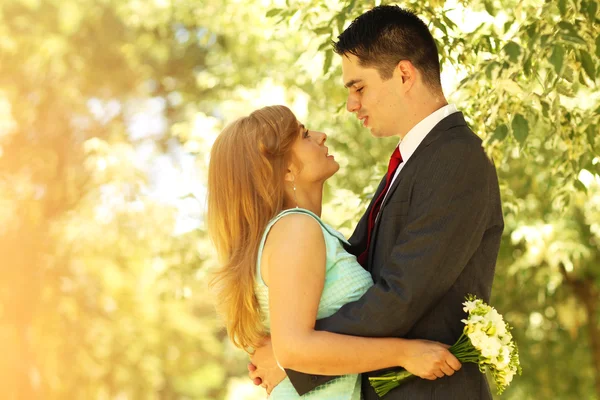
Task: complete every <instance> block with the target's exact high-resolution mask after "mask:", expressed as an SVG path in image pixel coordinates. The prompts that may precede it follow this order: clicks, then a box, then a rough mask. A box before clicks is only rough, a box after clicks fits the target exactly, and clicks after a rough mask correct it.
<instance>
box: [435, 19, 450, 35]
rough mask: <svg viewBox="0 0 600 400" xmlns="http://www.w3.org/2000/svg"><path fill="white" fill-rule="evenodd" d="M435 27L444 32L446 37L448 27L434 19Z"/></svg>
mask: <svg viewBox="0 0 600 400" xmlns="http://www.w3.org/2000/svg"><path fill="white" fill-rule="evenodd" d="M433 25H434V26H435V27H436V28H438V29H439V30H441V31H442V32H444V34H445V35H447V34H448V28H446V25H444V24H443V23H442V22H441V21H440V20H439V19H437V18H434V19H433Z"/></svg>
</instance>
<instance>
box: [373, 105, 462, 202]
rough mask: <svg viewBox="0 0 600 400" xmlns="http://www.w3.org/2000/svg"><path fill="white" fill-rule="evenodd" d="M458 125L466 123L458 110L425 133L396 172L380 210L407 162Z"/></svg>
mask: <svg viewBox="0 0 600 400" xmlns="http://www.w3.org/2000/svg"><path fill="white" fill-rule="evenodd" d="M458 125H465V126H466V125H467V123H466V122H465V118H464V116H463V113H462V112H460V111H459V112H456V113H453V114H450V115H448V116H447V117H446V118H444V119H443V120H441V121H440V122H439V123H438V124H437V125H436V126H434V127H433V129H432V130H431V131H430V132H429V133H428V134H427V136H425V138H424V139H423V141H422V142H421V143H420V144H419V146H417V149H416V150H415V152H414V153H413V154H412V156H411V157H410V159H409V160H408V161H407V162H406V165H403V166H402V170H401V171H400V173H399V174H398V177H397V178H396V180H395V181H394V183H392V186H391V187H390V190H389V192H388V195H387V196H386V198H385V200H384V201H383V204H381V210H383V208H384V207H385V206H386V204H387V203H388V202H389V201H390V199H391V198H392V196H393V195H394V192H395V190H396V188H397V187H398V185H399V184H400V182H401V181H402V177H403V176H404V175H405V172H406V168H407V166H408V165H409V164H411V161H414V160H415V159H416V157H418V156H419V153H420V152H421V151H422V150H423V149H424V148H426V147H427V146H429V145H430V144H432V143H433V142H435V141H436V140H438V139H439V138H440V137H442V136H443V132H445V131H447V130H448V129H450V128H453V127H455V126H458Z"/></svg>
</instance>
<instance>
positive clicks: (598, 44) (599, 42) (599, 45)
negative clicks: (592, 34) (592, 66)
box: [596, 35, 600, 58]
mask: <svg viewBox="0 0 600 400" xmlns="http://www.w3.org/2000/svg"><path fill="white" fill-rule="evenodd" d="M596 56H597V57H598V58H600V35H598V37H597V38H596Z"/></svg>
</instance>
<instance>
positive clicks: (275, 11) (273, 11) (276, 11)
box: [267, 8, 283, 18]
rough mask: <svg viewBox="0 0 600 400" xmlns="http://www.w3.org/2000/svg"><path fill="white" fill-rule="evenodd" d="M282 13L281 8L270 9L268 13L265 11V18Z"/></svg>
mask: <svg viewBox="0 0 600 400" xmlns="http://www.w3.org/2000/svg"><path fill="white" fill-rule="evenodd" d="M282 12H283V9H281V8H272V9H270V10H269V11H267V18H271V17H274V16H276V15H279V14H281V13H282Z"/></svg>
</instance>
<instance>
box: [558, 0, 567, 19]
mask: <svg viewBox="0 0 600 400" xmlns="http://www.w3.org/2000/svg"><path fill="white" fill-rule="evenodd" d="M558 9H559V11H560V15H562V16H563V17H564V16H565V14H566V13H567V0H558Z"/></svg>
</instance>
